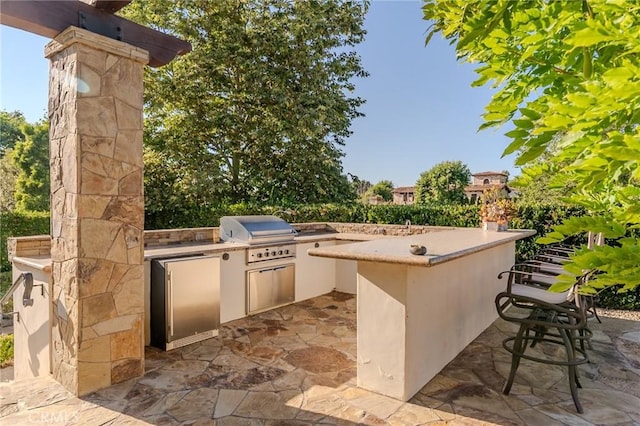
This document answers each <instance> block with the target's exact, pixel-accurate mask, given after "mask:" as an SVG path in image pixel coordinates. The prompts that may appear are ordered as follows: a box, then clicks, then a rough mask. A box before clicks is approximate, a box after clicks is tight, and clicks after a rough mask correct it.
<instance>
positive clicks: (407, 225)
mask: <svg viewBox="0 0 640 426" xmlns="http://www.w3.org/2000/svg"><path fill="white" fill-rule="evenodd" d="M404 226H406V227H407V233H408V234H411V221H410V220H409V219H407V221H406V222H405V223H404Z"/></svg>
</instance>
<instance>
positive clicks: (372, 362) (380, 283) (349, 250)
mask: <svg viewBox="0 0 640 426" xmlns="http://www.w3.org/2000/svg"><path fill="white" fill-rule="evenodd" d="M533 234H535V231H529V230H522V231H510V232H486V231H482V230H480V229H460V228H458V229H452V230H450V231H441V232H437V233H432V234H425V235H419V236H409V237H401V238H394V239H392V240H387V239H381V240H376V241H367V242H362V243H353V244H347V245H341V246H334V247H325V248H319V249H311V250H309V254H310V255H314V256H321V257H332V258H338V259H350V260H354V261H357V262H358V290H357V292H358V293H357V294H358V305H357V306H358V307H357V318H358V335H357V344H358V365H357V369H358V372H357V375H358V376H357V381H358V386H360V387H362V388H365V389H368V390H372V391H375V392H378V393H381V394H384V395H387V396H391V397H393V398H397V399H400V400H403V401H407V400H409V399H410V398H411V397H412V396H413V395H414V394H415V393H416V392H418V391H419V390H420V389H421V388H422V387H423V386H424V385H425V384H426V383H427V382H428V381H429V380H431V379H432V378H433V377H434V376H435V375H436V374H437V373H438V372H439V371H440V370H442V368H444V367H445V366H446V365H447V363H449V362H450V361H451V360H453V359H454V358H455V356H456V355H457V354H458V353H460V352H461V351H462V350H463V349H464V348H465V347H466V346H467V345H468V344H469V343H471V341H472V340H473V339H474V338H476V337H477V336H478V335H479V334H480V333H481V332H482V331H484V330H485V329H486V328H487V327H488V326H489V325H491V323H492V322H493V321H494V320H495V319H496V318H497V313H496V309H495V306H494V298H495V295H496V294H497V293H499V292H500V291H502V290H503V289H504V288H505V286H506V283H505V282H502V281H500V280H498V279H497V275H498V273H500V272H501V271H504V270H508V269H509V268H510V267H511V265H512V264H513V263H514V259H515V241H516V240H518V239H521V238H525V237H528V236H531V235H533ZM411 244H421V245H424V246H426V247H427V255H425V256H414V255H411V254H409V247H410V245H411Z"/></svg>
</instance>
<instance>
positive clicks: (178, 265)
mask: <svg viewBox="0 0 640 426" xmlns="http://www.w3.org/2000/svg"><path fill="white" fill-rule="evenodd" d="M165 271H166V275H167V276H166V280H165V282H166V283H167V284H166V285H167V341H168V342H171V341H174V340H177V339H181V338H183V337H188V336H193V335H195V334H198V333H202V332H205V331H210V330H215V329H217V328H218V327H219V326H220V282H219V280H220V258H218V257H200V258H190V259H178V260H174V261H168V262H167V263H166V265H165Z"/></svg>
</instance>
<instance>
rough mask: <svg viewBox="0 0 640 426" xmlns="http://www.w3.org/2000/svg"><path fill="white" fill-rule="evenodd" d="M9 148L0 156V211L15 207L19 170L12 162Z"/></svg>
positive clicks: (10, 209)
mask: <svg viewBox="0 0 640 426" xmlns="http://www.w3.org/2000/svg"><path fill="white" fill-rule="evenodd" d="M11 151H12V150H11V149H8V150H6V151H5V155H3V156H1V157H0V213H2V212H8V211H12V210H13V209H14V208H15V205H16V201H15V198H14V197H15V195H14V194H15V192H16V180H17V179H18V173H19V172H20V170H19V169H18V168H17V167H16V166H15V164H13V160H12V157H13V156H12V155H11Z"/></svg>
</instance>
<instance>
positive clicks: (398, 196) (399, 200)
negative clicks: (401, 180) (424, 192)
mask: <svg viewBox="0 0 640 426" xmlns="http://www.w3.org/2000/svg"><path fill="white" fill-rule="evenodd" d="M415 190H416V188H415V187H414V186H400V187H398V188H394V190H393V191H392V193H393V204H413V202H414V198H413V194H414V193H415Z"/></svg>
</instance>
